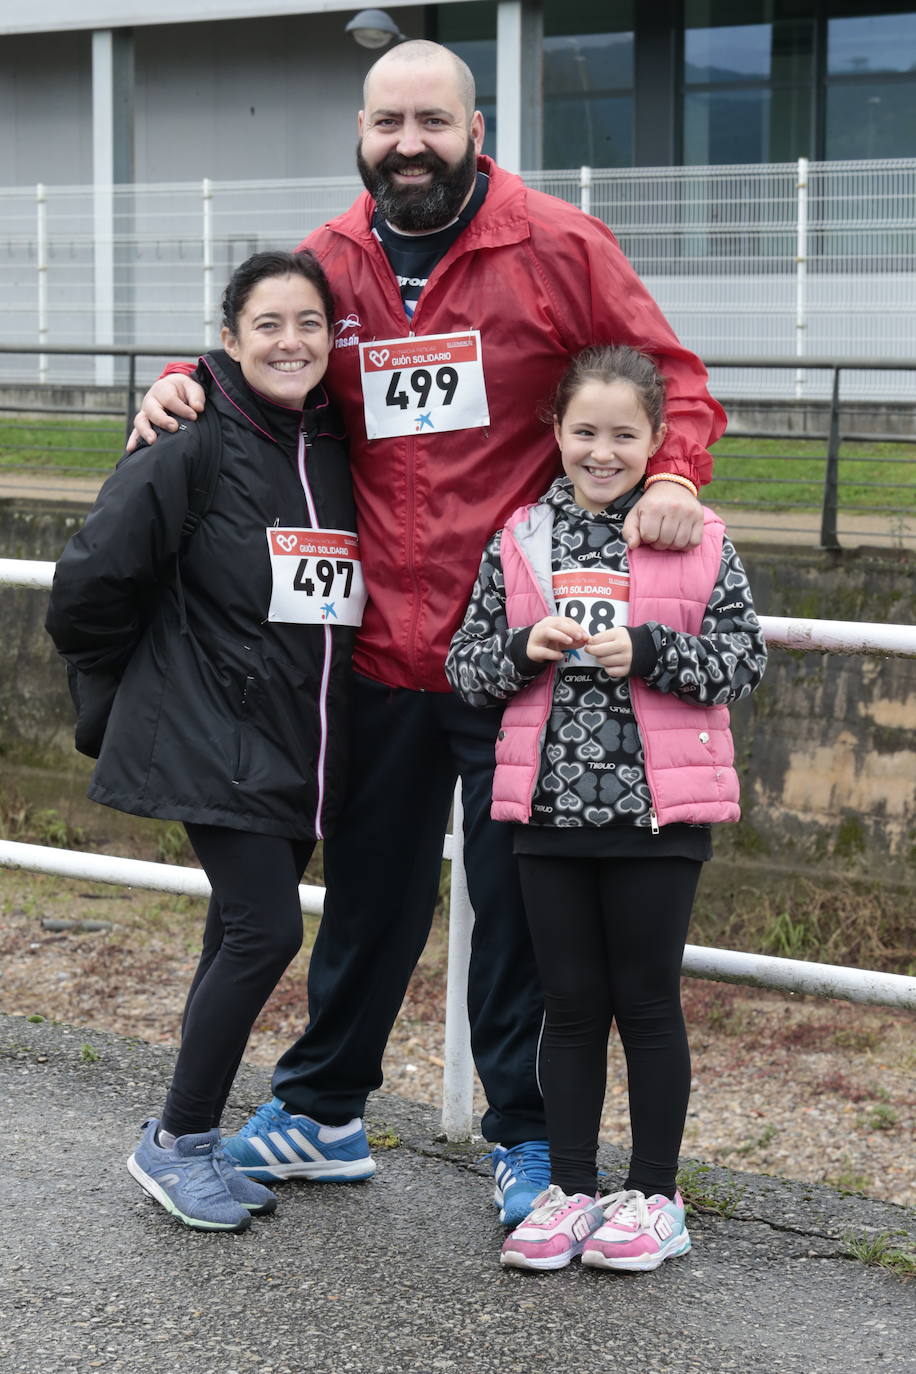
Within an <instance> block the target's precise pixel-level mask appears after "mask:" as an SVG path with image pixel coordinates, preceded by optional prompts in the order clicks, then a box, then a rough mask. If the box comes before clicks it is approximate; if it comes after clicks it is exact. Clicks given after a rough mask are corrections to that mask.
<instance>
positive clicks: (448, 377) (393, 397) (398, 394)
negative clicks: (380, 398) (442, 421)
mask: <svg viewBox="0 0 916 1374" xmlns="http://www.w3.org/2000/svg"><path fill="white" fill-rule="evenodd" d="M401 376H402V373H400V372H392V374H391V381H390V382H389V383H388V390H387V392H386V393H385V404H386V405H388V406H400V408H401V410H407V408H408V407H409V406H419V407H420V409H421V410H422V409H423V407H424V406H425V405H426V403H427V401H428V400H429V393H430V391H431V390H432V386H433V376H432V373H431V372H427V370H426V368H425V367H421V368H418V369H417V370H416V371H412V372H410V373H408V376H409V378H410V389H411V391H413V392H414V393H415V397H412V396H410V394H409V393H408V392H407V390H406V389H405V388H404V387H402V386H401V384H400V383H401ZM435 383H436V386H437V387H438V388H439V390H440V391H441V392H442V398H441V399H437V400H436V402H435V404H436V405H441V406H450V405H451V404H452V401H453V400H454V397H455V391H456V389H457V387H458V373H457V372H456V371H455V369H454V368H453V367H440V368H438V369H437V371H436V376H435Z"/></svg>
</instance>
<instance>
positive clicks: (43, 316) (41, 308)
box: [35, 182, 48, 382]
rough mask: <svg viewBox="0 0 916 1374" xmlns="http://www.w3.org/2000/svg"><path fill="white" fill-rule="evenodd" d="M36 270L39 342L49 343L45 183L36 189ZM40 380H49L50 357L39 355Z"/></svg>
mask: <svg viewBox="0 0 916 1374" xmlns="http://www.w3.org/2000/svg"><path fill="white" fill-rule="evenodd" d="M35 200H36V220H37V223H36V226H35V259H36V261H35V270H36V271H37V273H38V342H39V343H40V344H44V343H47V342H48V190H47V187H46V186H45V185H44V183H43V182H39V183H38V185H37V186H36V187H35ZM38 380H39V382H46V381H47V380H48V355H47V353H39V355H38Z"/></svg>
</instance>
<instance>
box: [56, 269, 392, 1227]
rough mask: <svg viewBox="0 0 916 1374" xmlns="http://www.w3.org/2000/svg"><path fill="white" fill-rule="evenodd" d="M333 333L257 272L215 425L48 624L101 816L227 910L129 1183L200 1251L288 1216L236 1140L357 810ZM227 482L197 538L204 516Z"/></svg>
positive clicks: (228, 320)
mask: <svg viewBox="0 0 916 1374" xmlns="http://www.w3.org/2000/svg"><path fill="white" fill-rule="evenodd" d="M333 321H334V302H333V298H332V296H331V292H330V289H329V287H328V284H327V281H326V279H325V276H324V273H323V271H322V269H321V266H320V264H319V263H318V260H317V259H316V258H314V257H313V256H312V255H311V254H309V253H297V254H289V253H257V254H255V255H254V256H253V257H251V258H249V259H248V260H247V261H246V262H244V263H243V264H242V265H241V266H240V267H239V268H238V270H237V271H236V272H235V274H234V275H233V277H232V280H231V281H230V282H229V285H228V286H227V288H226V292H225V295H224V297H223V329H222V340H223V345H224V348H223V349H221V350H216V351H214V352H212V353H208V354H207V355H206V356H205V357H204V358H202V359H201V360H200V366H199V371H198V376H199V379H200V380H202V381H205V382H206V383H207V385H208V388H209V393H210V401H209V407H208V408H209V409H210V411H211V417H210V419H208V420H201V421H199V422H198V423H197V424H190V425H182V426H181V428H180V429H179V430H178V431H177V432H176V433H175V434H168V435H166V434H164V435H162V437H161V438H160V439H159V441H158V442H157V443H156V444H155V445H153V447H152V448H151V449H149V450H147V451H145V452H142V453H133V454H130V455H129V456H128V457H127V458H125V459H124V460H123V461H122V462H121V463H120V464H119V465H118V467H117V469H116V470H115V472H114V473H113V474H112V476H111V477H109V479H108V481H107V482H106V483H105V485H104V487H103V488H102V490H101V492H100V494H99V498H98V500H97V501H96V504H95V506H94V507H93V509H92V510H91V511H90V513H89V516H88V517H87V520H86V523H85V525H84V527H83V529H82V530H81V531H80V532H79V533H78V534H76V535H74V537H73V539H71V541H70V543H69V544H68V545H67V547H66V549H65V550H64V552H63V555H62V556H61V558H60V561H59V562H58V564H57V570H56V573H55V577H54V585H53V588H52V592H51V600H50V608H49V612H48V622H47V624H48V630H49V631H50V633H51V635H52V637H53V639H54V642H55V644H56V645H57V647H58V649H59V650H60V652H61V653H62V654H63V655H64V656H65V657H66V658H67V660H68V662H69V664H70V667H71V670H73V671H74V672H75V687H76V690H75V697H76V699H77V704H78V710H79V722H78V726H77V741H78V743H79V744H80V747H82V748H83V750H84V752H87V753H92V754H94V755H97V756H98V764H97V765H96V769H95V772H94V773H93V777H92V783H91V786H90V789H89V795H90V796H91V797H92V798H93V799H94V800H95V801H98V802H102V803H103V804H104V805H106V806H112V807H116V808H117V809H118V810H121V811H128V812H131V813H133V814H134V815H139V816H159V817H164V818H166V819H170V820H177V821H182V822H184V825H185V829H186V830H187V833H188V838H189V840H190V842H191V844H192V846H193V848H194V850H195V853H196V854H197V857H198V858H199V860H200V863H201V866H202V867H203V868H204V870H205V871H206V874H207V877H208V878H209V879H210V883H211V886H212V889H213V897H212V899H211V902H210V907H209V910H208V912H207V922H206V928H205V930H204V939H203V950H202V953H201V957H200V962H199V964H198V968H197V972H196V973H195V975H194V980H193V983H192V985H191V990H190V992H189V994H188V1000H187V1005H186V1007H185V1012H184V1018H183V1021H182V1040H181V1048H180V1051H179V1054H178V1060H177V1063H176V1065H175V1072H174V1076H173V1078H172V1083H171V1087H170V1088H169V1091H168V1094H167V1096H166V1100H165V1105H164V1108H163V1110H162V1115H161V1119H151V1120H150V1121H148V1122H146V1124H145V1126H144V1129H143V1134H142V1136H141V1139H140V1142H139V1144H138V1146H137V1148H136V1150H135V1151H134V1153H133V1154H132V1155H131V1157H130V1159H129V1161H128V1168H129V1170H130V1172H131V1174H132V1175H133V1177H134V1178H135V1179H136V1180H137V1182H138V1183H139V1184H140V1186H141V1187H142V1188H144V1189H145V1190H146V1192H147V1193H149V1194H151V1196H152V1197H154V1198H155V1199H156V1201H157V1202H159V1203H160V1204H161V1205H162V1206H163V1207H165V1208H166V1210H167V1211H169V1212H171V1213H172V1214H173V1215H174V1216H177V1217H179V1218H180V1220H181V1221H183V1222H184V1223H185V1224H186V1225H188V1226H191V1227H195V1228H197V1229H200V1230H230V1231H240V1230H243V1229H244V1228H245V1227H247V1226H248V1225H249V1224H250V1218H251V1214H252V1213H263V1212H268V1211H271V1210H272V1209H273V1208H274V1207H275V1206H276V1198H275V1197H274V1195H273V1193H271V1192H270V1190H269V1189H267V1188H265V1187H263V1186H262V1185H261V1184H260V1183H257V1182H253V1181H251V1180H249V1179H248V1178H246V1177H245V1175H244V1174H242V1173H240V1172H239V1171H238V1170H237V1169H236V1168H235V1167H234V1166H233V1164H232V1162H231V1161H230V1160H228V1159H227V1158H226V1156H225V1155H224V1153H223V1150H222V1145H221V1140H220V1132H219V1123H220V1117H221V1115H222V1111H223V1107H224V1105H225V1102H226V1098H227V1097H228V1094H229V1089H230V1087H231V1085H232V1081H233V1078H234V1077H235V1073H236V1070H237V1068H238V1065H239V1061H240V1060H241V1058H242V1053H243V1051H244V1049H245V1045H246V1043H247V1040H248V1036H249V1033H250V1031H251V1027H252V1025H253V1023H254V1021H255V1018H256V1017H257V1015H258V1013H259V1012H260V1010H261V1007H262V1006H263V1004H264V1002H265V1001H266V1000H267V998H268V997H269V996H270V993H271V992H272V991H273V989H274V987H275V986H276V984H277V982H278V981H279V979H280V977H281V976H282V974H283V971H284V969H285V968H286V966H287V964H288V963H289V961H290V960H291V959H292V958H293V957H294V955H295V954H296V951H297V950H298V948H299V945H300V943H301V940H302V913H301V910H300V905H299V892H298V885H299V881H300V878H301V876H302V873H303V870H304V868H305V865H306V864H307V862H308V859H309V856H310V855H311V852H312V849H313V848H314V845H315V841H316V838H318V837H320V836H321V835H322V834H324V833H326V831H327V828H328V827H329V826H330V825H331V824H332V823H333V820H334V816H335V813H336V812H337V811H338V810H339V807H340V804H341V801H342V797H343V788H344V777H343V772H344V757H343V754H344V742H345V737H346V721H345V718H344V713H345V707H346V694H347V682H348V679H349V659H350V649H351V644H352V638H353V635H354V630H353V628H352V627H353V626H354V625H356V624H358V623H359V615H360V613H361V610H362V601H363V600H364V599H365V597H364V593H362V590H361V588H362V579H361V574H360V570H359V557H358V551H357V544H356V536H355V533H353V531H354V527H355V512H354V507H353V499H352V495H351V490H350V472H349V465H348V461H347V453H346V448H345V445H344V443H343V434H342V430H341V426H340V421H339V420H338V418H337V416H336V415H335V414H334V412H333V410H332V408H331V406H330V404H329V401H328V397H327V393H326V392H325V390H324V387H323V385H322V378H323V376H324V373H325V369H326V367H327V363H328V355H329V352H330V349H331V346H332V342H333ZM213 417H215V420H214V418H213ZM214 424H215V426H216V428H214ZM208 455H214V457H215V458H218V467H217V465H216V463H215V462H214V461H208V462H206V463H203V464H202V459H207V457H208ZM214 470H216V471H217V472H218V477H217V480H216V481H215V485H214V486H213V491H212V497H211V499H210V501H209V505H208V509H207V510H206V513H205V514H204V515H203V519H202V521H201V522H200V527H199V528H198V529H197V530H196V532H194V533H193V536H189V535H188V531H187V528H186V524H185V521H186V516H187V514H188V511H189V507H190V506H191V502H192V495H191V494H192V492H193V491H194V490H195V489H196V488H198V487H200V486H201V484H202V483H203V482H204V481H205V480H206V478H205V476H204V474H205V473H207V472H210V473H212V472H213V471H214ZM112 698H113V702H112ZM100 703H103V704H104V706H103V708H102V709H100ZM108 705H110V706H111V710H110V715H107V719H106V711H107V707H108ZM93 735H94V738H91V736H93ZM303 1129H307V1127H305V1126H303ZM315 1130H316V1131H317V1130H318V1127H317V1126H316V1127H315ZM365 1153H367V1154H368V1151H366V1152H365ZM370 1163H371V1161H370ZM373 1167H374V1166H373ZM366 1171H367V1172H369V1173H371V1172H372V1168H368V1169H367V1170H366ZM351 1176H365V1175H364V1174H363V1175H351Z"/></svg>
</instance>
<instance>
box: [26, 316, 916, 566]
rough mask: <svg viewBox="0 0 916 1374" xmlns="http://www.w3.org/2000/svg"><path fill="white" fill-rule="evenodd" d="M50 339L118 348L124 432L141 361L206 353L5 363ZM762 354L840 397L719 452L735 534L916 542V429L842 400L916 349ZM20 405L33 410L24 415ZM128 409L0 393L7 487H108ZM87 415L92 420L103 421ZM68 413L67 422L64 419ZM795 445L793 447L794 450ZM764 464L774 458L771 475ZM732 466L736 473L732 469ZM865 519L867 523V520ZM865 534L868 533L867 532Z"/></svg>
mask: <svg viewBox="0 0 916 1374" xmlns="http://www.w3.org/2000/svg"><path fill="white" fill-rule="evenodd" d="M42 347H43V348H44V350H46V353H45V363H46V365H47V364H49V363H50V362H51V361H55V360H57V359H58V358H60V357H75V358H77V359H83V360H87V361H90V362H91V361H92V360H93V359H94V358H96V356H97V355H100V354H104V355H105V361H108V358H109V355H110V357H111V358H112V359H114V360H115V361H117V362H119V363H120V364H121V365H122V366H123V368H124V369H125V370H126V375H125V377H124V379H123V383H122V386H121V387H120V388H112V389H109V391H108V393H107V397H108V403H109V404H110V405H118V404H119V402H120V414H121V415H123V417H124V424H125V433H129V432H130V429H131V427H132V421H133V415H134V412H135V410H136V408H137V404H138V402H139V399H140V397H141V396H142V393H143V391H144V390H145V389H146V386H145V382H144V383H141V384H139V385H138V383H137V364H138V360H142V361H143V363H144V365H147V366H150V365H153V364H154V360H158V359H159V358H161V357H169V358H178V357H193V356H195V354H196V353H197V352H199V349H195V348H189V347H187V345H184V344H175V343H172V344H170V345H163V347H162V349H161V351H160V350H157V349H155V348H154V347H153V346H152V345H138V346H122V347H120V348H115V347H111V348H110V349H109V350H103V349H100V348H95V347H92V346H88V347H87V346H85V345H84V346H78V345H72V346H67V345H53V344H47V345H44V346H42V345H32V346H31V347H29V346H27V345H22V344H19V345H14V344H3V343H0V372H2V366H3V363H4V361H6V360H8V359H12V358H14V357H15V356H16V355H17V354H18V355H19V356H20V357H22V358H26V359H28V358H30V357H32V356H34V355H35V354H40V353H41V352H42ZM709 361H710V367H711V368H715V369H716V370H717V371H719V372H720V373H722V374H723V375H725V374H727V373H728V372H734V371H740V372H746V371H747V370H748V362H751V363H753V362H754V361H755V360H753V359H750V360H748V361H747V362H745V361H742V360H740V359H734V358H713V359H711V360H709ZM758 361H759V364H760V366H761V367H763V366H764V365H765V366H766V368H767V369H768V370H769V371H771V372H778V371H782V373H783V374H784V375H792V376H797V375H798V374H799V373H801V375H802V376H803V377H808V376H809V375H811V374H814V375H815V376H818V375H819V376H821V377H823V378H826V379H827V383H828V387H829V395H830V402H829V407H828V409H827V416H826V423H827V429H826V430H825V431H823V432H817V431H811V430H806V431H805V432H804V433H803V434H795V433H793V434H789V433H780V432H779V431H777V430H772V429H769V430H766V431H764V430H755V429H753V428H748V427H747V426H744V427H742V429H741V430H740V437H741V439H742V441H746V442H747V444H748V445H749V448H748V450H746V451H743V452H739V453H730V454H729V455H728V457H727V459H723V460H721V461H718V462H717V464H716V469H715V474H714V478H713V482H712V483H711V484H710V486H709V487H708V488H706V489H705V490H704V499H706V500H708V501H709V502H710V503H711V504H712V505H713V506H715V507H716V509H718V510H719V511H720V512H721V513H722V514H723V515H724V516H725V517H726V518H727V520H728V525H729V529H730V530H731V531H732V533H735V534H742V533H745V532H749V531H752V532H754V534H755V535H759V534H764V535H773V534H784V533H785V530H786V520H785V518H784V517H785V514H786V513H789V515H790V517H791V519H792V522H793V523H792V530H793V533H794V535H795V536H797V537H798V538H799V539H801V540H802V541H805V540H807V542H809V543H816V544H818V545H819V546H820V547H821V548H825V549H840V548H842V547H844V545H848V544H849V543H850V542H851V540H853V539H854V540H855V542H856V543H859V544H861V543H868V544H873V545H876V546H879V547H886V546H888V545H890V546H893V547H898V548H910V547H916V505H911V504H910V500H911V496H912V493H913V491H914V486H916V484H914V482H913V468H914V467H916V432H912V431H911V432H910V433H907V434H902V435H888V434H884V435H872V434H863V433H858V432H855V431H851V430H849V429H848V428H847V429H846V432H845V433H844V415H843V407H842V402H843V401H845V400H846V399H847V398H848V396H849V393H850V392H851V391H854V390H855V379H857V378H859V377H861V376H863V375H865V376H869V375H871V374H874V373H875V372H881V373H886V374H887V375H890V376H893V375H897V374H901V375H904V376H906V377H907V379H908V381H909V384H910V386H911V387H912V383H913V377H914V374H916V358H914V359H913V360H909V361H901V362H897V361H895V360H893V359H886V358H885V359H873V360H871V361H865V360H863V359H861V358H846V359H843V358H805V359H804V361H799V359H797V358H770V359H760V360H758ZM841 379H842V381H841ZM18 412H24V413H23V414H22V415H21V417H20V415H19V414H18ZM118 413H119V412H118V411H117V410H109V411H103V410H101V409H100V408H99V406H98V405H94V406H93V407H92V408H91V409H89V408H81V409H74V407H73V405H72V401H71V399H70V398H69V397H66V398H64V399H61V400H58V401H57V402H56V403H55V402H54V401H53V397H52V398H49V400H48V402H47V403H45V404H39V403H38V402H36V399H35V396H34V395H30V396H29V397H28V398H27V399H25V400H18V401H13V400H9V399H7V400H6V401H3V400H0V496H4V495H8V496H14V495H16V494H17V492H22V491H24V490H25V489H26V488H27V486H28V480H27V479H28V478H34V477H36V476H37V477H38V478H39V479H40V480H41V481H42V482H43V483H48V482H51V483H52V484H53V483H54V482H55V481H57V480H58V479H60V478H61V477H65V478H72V477H90V478H91V477H96V478H98V481H99V484H101V481H102V480H103V479H104V477H105V476H107V474H108V473H109V472H110V471H111V468H112V466H113V464H114V462H115V460H116V458H117V457H118V448H119V444H118V441H117V439H116V438H115V437H113V436H112V434H111V426H110V423H109V424H108V425H107V426H105V427H104V428H100V424H101V423H102V422H103V421H104V419H105V417H106V416H108V415H112V414H118ZM74 415H80V416H81V417H83V418H82V422H81V424H79V425H76V424H73V423H69V422H70V421H71V419H72V417H73V416H74ZM89 417H93V418H94V419H95V420H96V424H93V423H92V420H91V419H90V418H89ZM62 420H64V421H67V422H68V423H66V424H64V425H61V421H62ZM773 438H781V439H784V440H789V441H790V442H789V443H788V444H787V445H786V447H788V448H789V450H790V452H788V453H780V454H773V453H772V452H770V453H766V454H762V453H760V451H759V450H757V451H754V448H753V444H754V441H755V440H758V439H773ZM801 439H804V440H807V441H810V440H815V441H819V443H822V444H823V449H822V450H820V451H817V452H812V451H811V449H810V446H809V447H808V448H807V449H803V448H802V446H800V445H799V444H798V441H799V440H801ZM877 440H880V442H881V443H882V444H883V445H885V446H887V447H890V446H892V445H893V446H894V447H895V450H896V451H895V453H893V454H891V455H888V454H887V452H886V448H885V450H883V451H882V453H881V456H880V457H879V456H875V455H874V453H873V454H872V455H871V456H869V457H866V458H861V457H857V458H855V459H853V460H851V461H853V462H855V465H856V466H855V470H854V475H848V474H849V469H848V468H847V467H846V466H845V465H844V464H845V457H846V455H844V454H843V453H842V451H841V445H842V444H843V443H847V444H848V443H850V442H855V441H860V442H866V443H869V444H871V443H873V442H874V441H877ZM793 447H794V448H795V452H794V453H793V452H791V449H792V448H793ZM847 453H848V449H847ZM68 459H69V460H70V461H69V462H68V461H67V460H68ZM87 460H88V461H87ZM761 462H763V463H765V465H766V471H765V472H764V473H763V474H761V472H760V466H761ZM751 465H753V467H752V466H751ZM723 472H725V473H726V475H724V476H723ZM872 473H873V474H874V475H873V476H872V475H871V474H872ZM865 474H869V475H865ZM11 476H12V477H14V479H21V480H14V481H13V483H12V485H10V478H11ZM4 479H6V480H4ZM745 493H747V495H745ZM904 493H905V495H904ZM799 498H801V499H799ZM87 499H88V498H87ZM863 521H867V523H868V528H867V529H866V528H865V526H864V524H863ZM866 535H867V538H866V537H863V536H866Z"/></svg>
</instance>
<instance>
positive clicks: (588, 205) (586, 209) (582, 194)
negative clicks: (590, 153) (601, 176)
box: [579, 167, 592, 215]
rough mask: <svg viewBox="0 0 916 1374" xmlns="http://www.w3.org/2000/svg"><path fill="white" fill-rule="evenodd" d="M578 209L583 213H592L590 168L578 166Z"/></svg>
mask: <svg viewBox="0 0 916 1374" xmlns="http://www.w3.org/2000/svg"><path fill="white" fill-rule="evenodd" d="M579 209H580V210H581V211H582V213H583V215H590V214H591V213H592V169H591V167H580V168H579Z"/></svg>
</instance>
